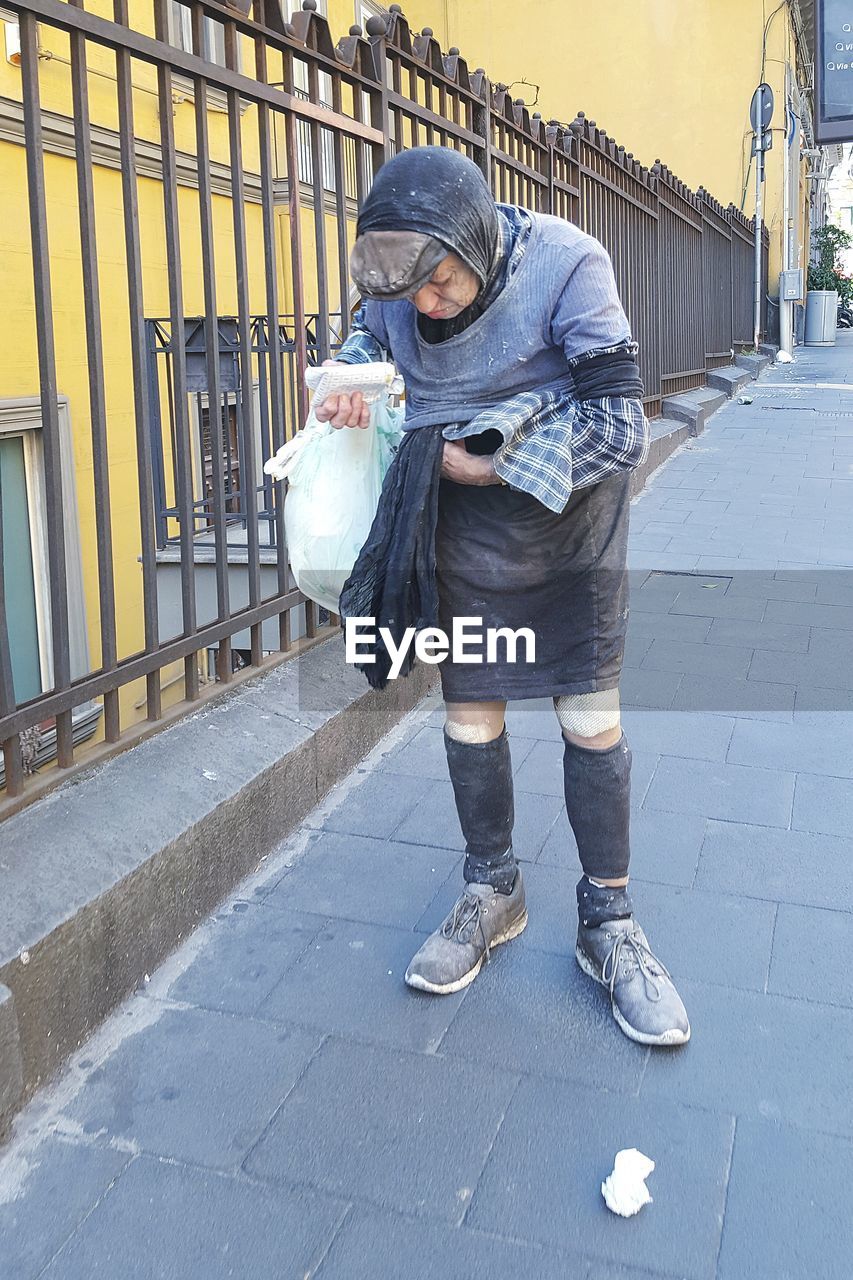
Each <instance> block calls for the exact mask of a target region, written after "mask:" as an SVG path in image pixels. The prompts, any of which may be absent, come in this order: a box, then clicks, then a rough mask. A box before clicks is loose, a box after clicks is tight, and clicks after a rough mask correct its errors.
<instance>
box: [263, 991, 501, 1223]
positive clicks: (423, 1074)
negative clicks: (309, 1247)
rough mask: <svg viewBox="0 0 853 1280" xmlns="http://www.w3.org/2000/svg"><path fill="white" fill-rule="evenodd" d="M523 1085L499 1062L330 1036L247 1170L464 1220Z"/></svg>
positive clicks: (277, 1179) (401, 1208)
mask: <svg viewBox="0 0 853 1280" xmlns="http://www.w3.org/2000/svg"><path fill="white" fill-rule="evenodd" d="M463 1007H464V1004H463ZM516 1083H517V1077H516V1076H514V1075H511V1074H510V1073H509V1072H507V1071H505V1070H502V1069H501V1070H496V1069H495V1067H494V1066H493V1065H492V1064H491V1063H482V1062H480V1063H477V1064H476V1065H471V1064H469V1063H467V1062H462V1061H460V1060H459V1059H450V1058H446V1057H436V1056H432V1055H428V1054H403V1053H399V1052H392V1051H390V1050H387V1049H377V1048H372V1047H366V1046H363V1045H358V1044H354V1043H353V1042H351V1041H348V1042H343V1041H337V1040H333V1039H330V1040H327V1041H326V1043H325V1044H324V1045H323V1048H322V1049H321V1050H320V1052H319V1053H318V1055H317V1057H316V1058H315V1059H314V1061H313V1062H312V1063H311V1066H310V1067H309V1068H308V1070H307V1071H306V1072H305V1074H304V1075H303V1077H302V1079H301V1080H300V1081H299V1084H298V1085H297V1087H296V1088H295V1089H294V1090H293V1092H292V1093H291V1095H290V1097H289V1098H288V1100H287V1102H286V1104H285V1105H284V1106H283V1107H282V1109H281V1111H280V1112H279V1113H278V1114H277V1115H276V1117H275V1119H274V1120H273V1122H272V1124H271V1125H270V1127H269V1129H268V1130H267V1132H266V1133H265V1134H264V1136H263V1138H262V1139H261V1141H260V1142H259V1143H258V1145H257V1146H256V1147H255V1149H254V1151H252V1152H251V1154H250V1156H249V1158H248V1159H247V1161H246V1168H247V1170H248V1171H249V1172H250V1173H251V1174H253V1175H254V1176H255V1177H259V1178H263V1179H269V1180H270V1181H274V1182H281V1181H285V1182H289V1181H298V1182H300V1183H302V1184H308V1185H311V1186H315V1187H317V1188H319V1189H321V1190H324V1191H327V1192H330V1193H331V1194H334V1195H344V1196H350V1195H351V1196H352V1197H353V1198H355V1199H358V1200H361V1201H364V1200H369V1201H371V1202H373V1203H375V1204H378V1205H380V1206H382V1207H385V1208H390V1209H396V1210H398V1211H399V1212H401V1213H410V1214H414V1215H416V1216H419V1217H420V1216H428V1217H432V1218H440V1219H443V1220H444V1221H446V1222H451V1223H454V1222H455V1223H458V1222H460V1221H461V1219H462V1217H463V1215H464V1213H465V1211H466V1209H467V1207H468V1204H469V1201H470V1198H471V1193H472V1191H473V1189H474V1187H475V1186H476V1184H477V1180H478V1179H479V1177H480V1173H481V1171H482V1169H483V1166H484V1164H485V1162H486V1157H487V1155H488V1153H489V1151H490V1149H491V1146H492V1143H493V1142H494V1139H495V1134H496V1133H497V1131H498V1128H499V1126H500V1124H501V1121H502V1119H503V1116H504V1114H505V1112H506V1109H507V1107H508V1105H509V1102H510V1099H511V1098H512V1095H513V1093H514V1092H515V1087H516Z"/></svg>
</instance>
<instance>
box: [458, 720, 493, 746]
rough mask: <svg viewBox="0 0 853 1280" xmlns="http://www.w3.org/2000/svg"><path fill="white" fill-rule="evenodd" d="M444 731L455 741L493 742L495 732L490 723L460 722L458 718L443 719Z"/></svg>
mask: <svg viewBox="0 0 853 1280" xmlns="http://www.w3.org/2000/svg"><path fill="white" fill-rule="evenodd" d="M444 728H445V732H446V733H447V736H448V738H453V740H454V741H455V742H467V743H472V742H493V741H494V739H495V738H496V737H498V738H499V737H500V734H499V733H498V734H496V733H495V731H494V729H493V728H492V726H491V724H460V723H459V721H458V720H447V721H445V725H444Z"/></svg>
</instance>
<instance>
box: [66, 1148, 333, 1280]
mask: <svg viewBox="0 0 853 1280" xmlns="http://www.w3.org/2000/svg"><path fill="white" fill-rule="evenodd" d="M345 1211H346V1205H345V1204H343V1203H341V1202H339V1201H335V1200H332V1199H329V1198H326V1197H322V1196H318V1195H315V1194H313V1193H311V1192H308V1191H305V1190H299V1191H290V1190H286V1189H284V1188H277V1189H276V1192H275V1194H271V1193H270V1191H269V1190H268V1189H267V1188H264V1187H257V1186H252V1185H251V1184H250V1183H248V1182H247V1181H246V1180H245V1179H236V1178H223V1177H221V1176H217V1175H215V1174H211V1173H209V1172H206V1171H203V1170H200V1169H192V1168H186V1167H184V1166H181V1165H174V1164H167V1163H164V1162H161V1161H158V1160H152V1159H149V1158H147V1157H145V1156H141V1157H140V1158H139V1159H137V1160H134V1162H133V1164H132V1165H131V1166H130V1167H129V1168H128V1170H127V1172H126V1173H124V1174H122V1176H121V1177H120V1178H119V1180H118V1182H117V1183H116V1185H115V1187H114V1188H113V1189H112V1190H111V1191H110V1192H109V1194H108V1195H107V1196H106V1197H105V1198H104V1199H103V1200H102V1201H101V1203H100V1204H99V1205H98V1207H97V1209H96V1210H95V1212H94V1213H93V1214H92V1215H91V1217H89V1218H87V1219H86V1221H85V1222H84V1224H83V1226H82V1227H81V1228H80V1230H79V1231H78V1232H77V1233H76V1234H75V1236H74V1237H73V1239H72V1240H71V1241H70V1242H69V1244H68V1245H67V1247H66V1248H64V1249H63V1250H62V1252H61V1253H60V1255H59V1256H58V1257H57V1258H56V1259H55V1261H54V1262H53V1264H52V1265H51V1266H50V1267H49V1268H48V1270H47V1271H46V1272H45V1276H46V1277H50V1280H94V1278H95V1277H102V1278H103V1280H116V1277H117V1276H121V1277H122V1280H163V1278H164V1277H181V1280H192V1278H193V1277H202V1276H203V1277H204V1280H231V1278H232V1277H235V1276H239V1278H240V1280H270V1278H271V1277H272V1276H276V1277H282V1280H303V1278H304V1277H305V1276H307V1275H314V1274H315V1268H316V1267H317V1266H318V1264H319V1262H320V1260H321V1258H322V1257H323V1254H324V1252H325V1250H326V1249H327V1248H328V1246H329V1243H330V1241H331V1239H332V1237H333V1235H334V1233H335V1230H336V1228H337V1226H338V1224H339V1223H340V1221H341V1220H342V1218H343V1216H344V1213H345Z"/></svg>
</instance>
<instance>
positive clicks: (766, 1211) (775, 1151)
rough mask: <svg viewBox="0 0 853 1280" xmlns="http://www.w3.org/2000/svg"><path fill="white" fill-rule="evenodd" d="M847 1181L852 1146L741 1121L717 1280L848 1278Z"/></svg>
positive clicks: (852, 1239) (850, 1220) (851, 1222)
mask: <svg viewBox="0 0 853 1280" xmlns="http://www.w3.org/2000/svg"><path fill="white" fill-rule="evenodd" d="M851 1180H853V1143H851V1142H849V1141H847V1140H845V1139H842V1138H833V1137H827V1136H826V1135H824V1134H819V1133H803V1132H802V1130H799V1129H794V1128H792V1127H790V1126H789V1125H784V1124H773V1123H771V1122H770V1121H768V1120H739V1121H738V1125H737V1133H736V1136H735V1149H734V1156H733V1158H732V1171H731V1176H730V1178H729V1193H728V1199H727V1203H726V1223H725V1228H724V1231H723V1244H722V1249H721V1252H720V1265H719V1271H718V1276H719V1280H770V1278H771V1277H772V1278H773V1280H788V1278H790V1280H795V1277H796V1278H797V1280H799V1277H801V1276H818V1275H819V1276H820V1280H848V1277H849V1275H850V1257H851V1253H853V1215H851V1213H850V1206H849V1194H848V1190H849V1187H850V1183H851ZM758 1224H760V1229H758V1230H756V1227H757V1225H758Z"/></svg>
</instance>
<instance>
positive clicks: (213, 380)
mask: <svg viewBox="0 0 853 1280" xmlns="http://www.w3.org/2000/svg"><path fill="white" fill-rule="evenodd" d="M192 35H193V51H194V52H195V54H196V55H197V56H198V57H200V58H201V57H203V56H204V11H203V10H202V9H201V8H200V6H199V5H193V10H192ZM193 88H194V97H195V129H196V157H197V161H198V206H199V220H200V223H201V270H202V277H203V281H204V349H205V365H206V369H207V423H208V430H209V433H210V451H211V469H212V480H213V541H214V545H215V547H216V611H217V617H218V618H219V619H220V620H224V619H225V618H227V617H228V616H229V614H230V612H231V605H230V598H229V597H230V592H229V584H228V529H227V526H226V523H225V472H224V463H223V455H224V453H225V450H224V448H223V441H222V430H223V422H222V391H221V386H220V378H219V311H218V308H217V302H216V249H215V241H214V235H213V200H212V194H211V187H210V141H209V136H208V127H207V81H206V80H205V79H204V78H203V77H201V76H198V77H197V78H196V80H195V82H194V86H193ZM198 417H199V425H201V413H200V412H199V415H198ZM231 668H232V662H231V637H230V636H223V638H222V640H220V642H219V647H218V648H217V651H216V674H217V676H218V678H219V680H220V681H221V682H222V683H223V684H225V683H227V682H228V681H229V680H230V679H231V675H232V670H231Z"/></svg>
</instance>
